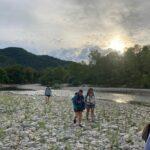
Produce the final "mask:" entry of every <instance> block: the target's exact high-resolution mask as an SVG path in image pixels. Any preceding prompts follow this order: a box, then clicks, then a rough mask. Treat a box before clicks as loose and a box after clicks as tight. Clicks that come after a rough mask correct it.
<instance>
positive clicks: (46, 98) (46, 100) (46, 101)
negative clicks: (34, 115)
mask: <svg viewBox="0 0 150 150" xmlns="http://www.w3.org/2000/svg"><path fill="white" fill-rule="evenodd" d="M45 103H46V104H47V103H48V97H47V96H45Z"/></svg>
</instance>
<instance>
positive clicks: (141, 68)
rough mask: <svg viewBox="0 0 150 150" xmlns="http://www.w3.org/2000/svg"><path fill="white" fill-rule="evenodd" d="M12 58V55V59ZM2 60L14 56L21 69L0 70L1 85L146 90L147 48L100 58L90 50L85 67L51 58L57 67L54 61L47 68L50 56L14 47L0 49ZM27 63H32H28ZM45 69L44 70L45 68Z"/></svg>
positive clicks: (149, 68) (149, 78)
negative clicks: (24, 84) (65, 84)
mask: <svg viewBox="0 0 150 150" xmlns="http://www.w3.org/2000/svg"><path fill="white" fill-rule="evenodd" d="M2 54H3V55H2ZM12 55H15V56H13V57H12ZM22 55H24V56H22ZM6 57H9V58H11V59H9V60H7V61H6V62H7V63H8V62H9V63H10V62H13V61H12V59H14V57H15V59H16V61H17V62H16V64H17V63H19V64H22V63H23V66H22V65H13V66H9V67H5V68H1V69H0V82H1V83H8V82H9V83H18V84H20V83H37V82H40V83H42V84H44V85H50V86H53V87H58V86H59V85H60V84H62V83H69V84H70V85H73V86H78V85H81V84H91V85H97V86H105V87H136V88H150V46H149V45H147V46H144V47H140V46H139V45H135V46H134V47H131V48H128V49H127V50H126V52H125V53H124V54H123V55H119V54H118V53H116V52H111V53H109V54H107V55H105V56H102V55H101V53H100V52H98V51H97V50H95V51H91V53H90V54H89V64H85V63H83V62H82V63H75V62H74V63H73V62H71V63H70V62H64V61H61V60H58V59H55V60H57V61H56V62H57V65H56V64H55V63H54V61H52V62H53V63H52V64H51V65H50V64H49V62H50V61H49V59H50V57H48V56H36V55H33V54H31V53H28V52H26V51H25V50H22V49H19V50H18V49H17V50H16V49H15V48H14V49H13V52H12V51H11V52H10V51H9V52H8V50H7V49H6V51H5V50H4V51H3V50H0V58H2V59H4V58H6ZM37 57H38V58H37ZM24 59H28V61H29V62H28V63H27V61H26V60H24ZM31 60H32V63H31V62H30V61H31ZM45 60H46V62H47V63H46V64H45ZM52 60H54V59H52ZM35 61H36V63H35ZM9 63H8V64H9ZM61 63H62V64H61ZM31 64H32V65H31ZM44 64H45V65H44ZM54 64H55V65H54ZM0 65H2V61H0ZM43 65H44V66H43ZM24 66H25V67H24ZM27 66H30V67H27ZM46 67H48V68H47V69H45V68H46ZM33 68H38V69H33ZM41 68H42V69H41ZM44 69H45V70H44Z"/></svg>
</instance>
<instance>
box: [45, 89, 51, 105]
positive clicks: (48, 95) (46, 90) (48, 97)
mask: <svg viewBox="0 0 150 150" xmlns="http://www.w3.org/2000/svg"><path fill="white" fill-rule="evenodd" d="M51 96H52V91H51V88H50V87H49V86H47V87H46V89H45V102H46V104H47V103H49V100H50V97H51Z"/></svg>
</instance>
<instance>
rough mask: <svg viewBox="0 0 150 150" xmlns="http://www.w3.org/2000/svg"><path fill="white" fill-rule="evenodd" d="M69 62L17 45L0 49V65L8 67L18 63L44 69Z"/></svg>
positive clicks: (64, 65) (66, 64) (65, 64)
mask: <svg viewBox="0 0 150 150" xmlns="http://www.w3.org/2000/svg"><path fill="white" fill-rule="evenodd" d="M70 63H71V62H69V61H64V60H60V59H57V58H54V57H51V56H47V55H41V56H40V55H35V54H32V53H29V52H27V51H26V50H24V49H22V48H17V47H9V48H5V49H0V67H9V66H12V65H16V64H18V65H21V66H23V67H31V68H34V69H36V70H44V69H46V68H48V67H59V66H63V67H66V66H68V65H69V64H70Z"/></svg>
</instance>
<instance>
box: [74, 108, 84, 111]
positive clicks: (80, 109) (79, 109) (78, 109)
mask: <svg viewBox="0 0 150 150" xmlns="http://www.w3.org/2000/svg"><path fill="white" fill-rule="evenodd" d="M83 110H84V109H83V108H77V109H74V112H82V111H83Z"/></svg>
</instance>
